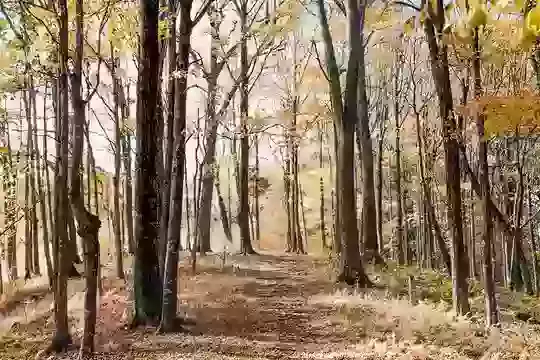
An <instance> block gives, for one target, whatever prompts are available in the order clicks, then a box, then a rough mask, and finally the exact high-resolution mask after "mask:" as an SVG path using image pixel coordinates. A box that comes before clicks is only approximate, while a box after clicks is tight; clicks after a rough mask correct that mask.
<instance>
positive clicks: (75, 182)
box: [69, 0, 118, 358]
mask: <svg viewBox="0 0 540 360" xmlns="http://www.w3.org/2000/svg"><path fill="white" fill-rule="evenodd" d="M75 7H76V16H75V23H76V34H75V43H76V49H75V61H74V69H73V73H72V76H71V98H72V103H73V123H72V132H73V158H72V166H71V173H70V178H71V183H70V188H69V191H70V196H71V207H72V213H73V215H74V216H75V218H76V219H77V223H78V234H79V235H80V236H81V238H82V240H83V247H84V250H85V251H84V254H85V263H84V265H85V266H84V268H85V269H84V270H85V271H84V275H85V279H86V291H85V297H84V326H83V335H82V341H81V358H85V357H86V356H88V355H90V354H92V353H93V352H94V335H95V332H96V317H97V300H96V299H97V293H98V271H99V240H98V234H99V228H100V226H101V221H100V220H99V217H98V216H96V215H94V214H91V213H90V212H89V211H88V209H86V207H85V205H84V194H83V193H82V192H81V189H82V186H81V185H82V177H81V170H82V156H83V145H84V127H85V125H86V112H85V106H86V101H85V100H83V98H82V78H83V74H82V63H83V58H84V53H83V42H84V33H83V19H84V9H83V0H77V1H76V3H75ZM117 150H118V149H117ZM72 245H76V243H75V244H72Z"/></svg>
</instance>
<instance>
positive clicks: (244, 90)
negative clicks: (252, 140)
mask: <svg viewBox="0 0 540 360" xmlns="http://www.w3.org/2000/svg"><path fill="white" fill-rule="evenodd" d="M240 7H241V9H240V14H239V15H240V32H241V34H242V39H241V40H240V131H241V133H240V134H241V135H240V168H239V180H240V188H239V190H240V194H239V197H240V201H239V209H238V225H239V227H240V244H241V251H242V254H246V255H247V254H255V250H254V249H253V245H252V243H251V236H250V233H249V175H248V173H249V133H248V111H249V94H248V87H249V78H248V70H249V63H248V61H249V60H248V43H247V36H248V35H247V34H248V31H249V29H248V24H247V22H248V18H247V17H248V1H247V0H244V1H242V2H241V4H240Z"/></svg>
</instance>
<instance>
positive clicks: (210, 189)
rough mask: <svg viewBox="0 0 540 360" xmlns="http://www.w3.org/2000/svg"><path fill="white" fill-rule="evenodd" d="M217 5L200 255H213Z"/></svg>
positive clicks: (212, 20) (212, 27) (214, 8)
mask: <svg viewBox="0 0 540 360" xmlns="http://www.w3.org/2000/svg"><path fill="white" fill-rule="evenodd" d="M217 6H218V5H217V3H212V5H210V8H209V9H208V12H209V19H210V31H211V41H210V69H209V72H208V76H207V79H206V81H207V84H208V90H207V91H208V96H207V102H206V125H205V126H206V131H205V141H204V142H205V145H206V146H205V153H204V158H203V163H202V174H201V175H202V179H201V207H200V210H199V218H198V226H199V236H200V238H199V244H200V247H199V251H200V253H201V255H204V254H205V253H207V252H209V251H212V249H211V246H210V234H211V231H210V229H211V219H212V198H213V195H214V176H215V174H214V172H215V165H216V164H215V162H216V140H217V131H218V126H219V119H218V117H217V114H216V95H217V86H218V84H217V80H218V79H217V77H218V75H219V74H218V73H217V67H218V55H219V50H220V45H219V44H220V43H219V29H220V26H221V20H220V18H219V13H218V9H217Z"/></svg>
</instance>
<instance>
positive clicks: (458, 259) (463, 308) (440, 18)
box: [423, 0, 470, 315]
mask: <svg viewBox="0 0 540 360" xmlns="http://www.w3.org/2000/svg"><path fill="white" fill-rule="evenodd" d="M423 4H425V7H426V9H427V12H428V16H427V19H426V20H427V21H425V22H424V29H425V32H426V36H427V41H428V47H429V52H430V60H431V71H432V73H433V78H434V79H435V87H436V89H437V98H438V100H439V113H440V118H441V121H442V127H443V144H444V153H445V167H446V169H445V170H446V189H447V197H448V204H449V208H448V215H449V216H448V221H449V225H450V229H451V233H452V287H453V291H452V294H453V298H452V300H453V305H454V310H455V311H456V313H457V314H461V315H464V314H467V313H468V312H469V310H470V308H469V293H468V283H467V272H468V266H467V254H466V253H465V244H464V243H463V220H462V213H461V179H460V175H461V172H460V156H459V142H458V135H459V134H458V132H457V130H458V128H457V123H456V119H455V117H454V114H453V98H452V88H451V83H450V69H449V65H448V52H447V45H445V44H444V42H442V41H439V39H438V37H437V36H438V35H436V34H442V31H443V28H444V25H445V24H444V22H445V20H444V4H443V2H442V0H437V4H435V5H433V4H431V3H429V2H426V1H424V2H423Z"/></svg>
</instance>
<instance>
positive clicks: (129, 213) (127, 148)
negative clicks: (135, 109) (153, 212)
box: [96, 85, 135, 255]
mask: <svg viewBox="0 0 540 360" xmlns="http://www.w3.org/2000/svg"><path fill="white" fill-rule="evenodd" d="M129 90H130V89H129V85H127V86H126V95H127V96H126V101H125V103H124V104H123V106H122V113H123V116H122V118H123V120H124V121H127V120H128V119H129V104H130V96H129ZM131 131H132V130H131V129H128V128H127V126H126V125H125V123H124V136H123V139H122V144H123V145H122V147H123V150H124V171H125V172H126V181H125V183H124V185H125V188H124V196H125V199H126V201H125V209H124V212H125V214H126V227H127V241H128V252H129V253H130V254H132V255H133V254H134V253H135V240H134V236H133V185H132V184H133V182H132V181H133V180H132V176H131ZM96 202H97V197H96ZM96 208H97V206H96Z"/></svg>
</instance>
